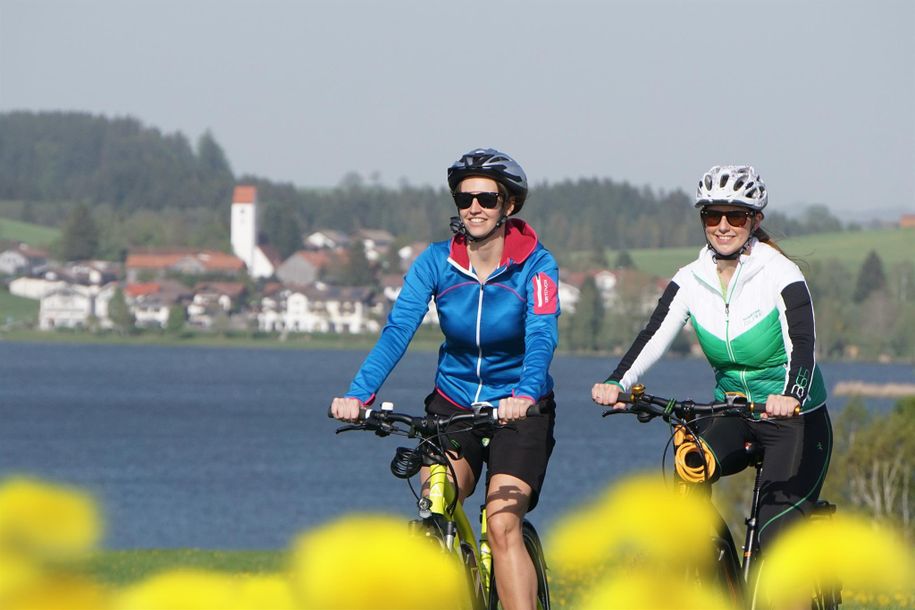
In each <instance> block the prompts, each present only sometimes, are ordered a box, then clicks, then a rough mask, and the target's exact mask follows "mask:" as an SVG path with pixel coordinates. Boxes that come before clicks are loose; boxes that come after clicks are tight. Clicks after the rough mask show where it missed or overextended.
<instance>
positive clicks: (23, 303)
mask: <svg viewBox="0 0 915 610" xmlns="http://www.w3.org/2000/svg"><path fill="white" fill-rule="evenodd" d="M14 321H15V322H25V323H33V322H37V321H38V301H37V300H33V299H23V298H22V297H17V296H13V295H11V294H10V293H9V292H7V290H6V287H5V286H0V326H3V325H5V324H7V323H9V322H14Z"/></svg>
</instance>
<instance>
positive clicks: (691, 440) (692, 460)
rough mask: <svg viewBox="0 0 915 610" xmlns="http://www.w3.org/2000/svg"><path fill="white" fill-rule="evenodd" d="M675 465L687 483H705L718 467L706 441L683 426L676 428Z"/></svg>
mask: <svg viewBox="0 0 915 610" xmlns="http://www.w3.org/2000/svg"><path fill="white" fill-rule="evenodd" d="M674 467H675V468H676V470H677V474H678V475H679V476H680V478H681V479H683V480H684V481H686V482H687V483H704V482H705V481H706V480H708V479H711V478H712V477H713V476H714V474H715V471H716V470H717V468H718V466H717V464H716V462H715V456H714V455H713V454H712V451H711V449H709V447H708V445H707V444H706V443H705V441H704V440H702V439H701V438H698V437H694V436H693V435H692V434H690V433H689V432H688V431H687V430H686V428H684V427H683V426H676V427H675V428H674Z"/></svg>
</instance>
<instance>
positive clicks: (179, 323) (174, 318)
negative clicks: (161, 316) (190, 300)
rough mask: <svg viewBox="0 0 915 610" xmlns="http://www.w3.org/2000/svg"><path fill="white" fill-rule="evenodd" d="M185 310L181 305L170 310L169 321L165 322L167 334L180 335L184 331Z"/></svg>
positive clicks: (178, 304)
mask: <svg viewBox="0 0 915 610" xmlns="http://www.w3.org/2000/svg"><path fill="white" fill-rule="evenodd" d="M184 321H185V309H184V307H182V306H181V304H180V303H175V304H174V305H172V306H171V307H169V308H168V319H167V320H166V321H165V332H167V333H168V334H170V335H180V334H181V333H182V331H184Z"/></svg>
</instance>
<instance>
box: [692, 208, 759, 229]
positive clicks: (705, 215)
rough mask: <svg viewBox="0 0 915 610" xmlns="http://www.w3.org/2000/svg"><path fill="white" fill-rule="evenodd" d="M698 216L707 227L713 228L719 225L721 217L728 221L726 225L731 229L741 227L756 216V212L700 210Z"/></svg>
mask: <svg viewBox="0 0 915 610" xmlns="http://www.w3.org/2000/svg"><path fill="white" fill-rule="evenodd" d="M699 216H701V217H702V222H704V223H705V226H707V227H715V226H718V225H719V224H721V217H722V216H723V217H725V218H727V219H728V224H729V225H731V226H732V227H738V228H739V227H742V226H744V225H746V224H747V221H748V220H749V219H750V218H753V217H754V216H756V212H753V211H750V210H730V211H728V212H722V211H720V210H701V211H700V212H699Z"/></svg>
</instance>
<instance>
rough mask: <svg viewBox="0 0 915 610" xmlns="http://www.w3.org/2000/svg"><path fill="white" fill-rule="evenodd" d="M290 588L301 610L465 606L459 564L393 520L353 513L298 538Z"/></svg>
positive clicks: (408, 609) (418, 609)
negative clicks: (293, 590) (319, 609)
mask: <svg viewBox="0 0 915 610" xmlns="http://www.w3.org/2000/svg"><path fill="white" fill-rule="evenodd" d="M293 587H294V589H295V593H296V596H297V601H298V603H299V607H303V608H308V609H311V608H321V609H324V610H335V609H340V610H342V609H347V610H359V609H362V608H366V609H368V608H371V609H392V610H393V609H397V610H421V609H422V610H424V609H426V608H442V609H448V608H466V607H468V606H469V600H468V597H469V596H468V586H467V581H466V577H465V575H464V572H463V569H462V568H461V565H460V563H458V562H457V561H455V558H454V557H451V556H448V555H446V554H444V553H443V552H442V551H441V549H440V548H439V547H438V545H436V544H434V543H430V541H429V540H427V539H424V538H421V537H419V536H415V535H411V534H410V533H409V531H408V528H407V524H406V523H404V521H403V520H402V519H399V518H396V517H386V516H370V515H353V516H348V517H343V518H341V519H339V520H337V521H334V522H332V523H330V524H328V525H325V526H324V527H321V528H319V529H317V530H314V531H311V532H308V533H305V534H304V535H302V536H301V537H300V538H299V539H298V540H297V541H296V542H295V549H294V558H293Z"/></svg>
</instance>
